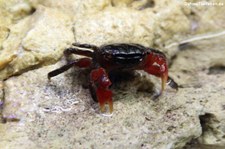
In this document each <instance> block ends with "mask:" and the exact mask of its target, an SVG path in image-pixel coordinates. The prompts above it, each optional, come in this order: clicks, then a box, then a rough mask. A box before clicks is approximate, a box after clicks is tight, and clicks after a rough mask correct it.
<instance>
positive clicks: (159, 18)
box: [0, 0, 190, 80]
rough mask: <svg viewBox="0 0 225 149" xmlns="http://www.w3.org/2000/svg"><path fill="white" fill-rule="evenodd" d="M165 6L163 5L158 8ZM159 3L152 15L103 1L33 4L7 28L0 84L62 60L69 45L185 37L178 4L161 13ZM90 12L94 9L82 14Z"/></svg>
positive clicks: (183, 17) (159, 44)
mask: <svg viewBox="0 0 225 149" xmlns="http://www.w3.org/2000/svg"><path fill="white" fill-rule="evenodd" d="M91 2H92V4H91ZM164 2H165V1H164V0H162V2H161V3H164ZM36 3H37V4H36ZM62 3H63V4H62ZM161 3H159V6H158V5H157V6H158V9H157V10H158V11H159V12H154V10H153V9H150V8H146V9H143V10H136V9H134V8H132V9H131V8H127V7H112V6H109V4H111V3H109V2H108V1H100V2H99V3H94V2H93V1H76V2H72V1H68V2H67V1H66V2H63V1H61V2H58V3H55V2H53V1H51V0H50V1H34V2H32V4H33V7H35V6H36V11H35V13H33V14H32V15H30V16H29V17H26V18H24V19H22V20H21V21H19V22H18V23H17V24H15V25H12V27H10V34H9V37H8V38H7V39H6V40H5V41H4V42H3V47H2V52H1V54H0V71H1V72H0V80H3V79H7V78H8V77H9V76H12V75H15V74H21V73H22V72H24V71H27V70H30V69H34V68H38V67H41V66H43V65H47V64H50V63H53V62H55V61H56V60H58V59H59V58H60V57H61V56H62V51H63V49H64V48H66V47H68V45H69V44H71V42H74V41H75V42H81V43H92V44H97V45H101V44H105V43H111V42H135V43H140V44H143V45H146V46H154V47H163V46H164V44H163V43H164V42H165V41H166V40H168V39H171V38H173V37H174V33H176V32H179V35H182V34H184V33H187V32H188V30H189V27H190V26H189V20H188V19H187V17H186V15H185V14H184V13H183V12H182V9H181V6H180V4H179V3H176V2H174V3H169V7H167V8H166V9H165V7H162V6H161V5H160V4H161ZM38 4H43V5H45V6H46V7H44V6H40V5H38ZM87 6H88V7H87ZM106 6H108V7H107V9H106V8H105V7H106ZM50 7H52V8H50ZM71 7H73V9H70V8H71ZM89 7H93V8H95V9H91V10H90V11H86V9H90V8H89ZM77 8H79V9H77ZM103 8H105V9H103ZM66 9H68V10H70V12H68V11H65V10H66ZM75 10H77V12H76V11H75ZM100 10H101V11H100ZM84 12H85V13H84ZM72 13H74V14H77V16H76V15H74V16H73V15H72ZM72 23H74V26H73V28H72V26H71V25H72ZM72 30H73V31H74V35H75V37H76V38H75V40H74V38H73V33H72ZM179 35H177V36H178V37H179ZM131 37H133V38H131ZM162 50H164V51H166V52H167V53H168V56H169V57H170V56H173V55H174V53H175V51H173V50H165V49H163V48H162Z"/></svg>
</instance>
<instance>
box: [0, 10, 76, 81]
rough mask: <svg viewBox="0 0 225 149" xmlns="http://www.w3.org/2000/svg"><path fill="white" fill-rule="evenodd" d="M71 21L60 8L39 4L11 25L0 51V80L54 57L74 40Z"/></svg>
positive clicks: (53, 60)
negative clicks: (27, 15)
mask: <svg viewBox="0 0 225 149" xmlns="http://www.w3.org/2000/svg"><path fill="white" fill-rule="evenodd" d="M71 24H72V21H71V19H70V17H69V16H67V15H65V14H63V13H62V12H61V11H58V10H55V9H51V8H46V7H43V6H40V7H38V8H37V10H36V12H35V13H34V14H33V15H32V16H29V17H27V18H25V19H23V20H21V21H20V22H19V23H17V24H15V25H13V26H12V27H11V28H10V30H11V31H10V35H9V37H8V38H7V40H5V41H4V43H3V50H2V52H1V55H0V69H1V70H0V80H2V79H6V78H7V77H9V76H11V75H14V74H19V73H21V72H23V71H26V70H27V69H32V68H34V67H38V66H39V65H46V64H50V63H53V62H55V61H56V60H58V59H59V58H60V57H61V56H62V52H63V50H64V48H65V47H66V46H68V45H70V44H71V43H72V42H73V40H74V37H73V33H72V29H71Z"/></svg>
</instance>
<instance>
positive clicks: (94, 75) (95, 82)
mask: <svg viewBox="0 0 225 149" xmlns="http://www.w3.org/2000/svg"><path fill="white" fill-rule="evenodd" d="M90 80H91V86H92V91H93V89H94V91H95V92H96V98H97V100H98V103H99V106H100V110H101V112H102V113H103V112H104V111H105V104H106V103H108V105H109V112H110V113H112V112H113V101H112V91H110V90H109V86H110V85H111V84H112V83H111V81H110V80H109V77H108V75H107V73H106V72H105V70H104V69H103V68H102V67H100V68H97V69H94V70H92V72H91V75H90ZM92 94H94V93H92Z"/></svg>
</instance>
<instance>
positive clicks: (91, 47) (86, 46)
mask: <svg viewBox="0 0 225 149" xmlns="http://www.w3.org/2000/svg"><path fill="white" fill-rule="evenodd" d="M72 45H73V46H76V47H79V48H87V49H92V50H97V49H98V47H97V46H95V45H91V44H80V43H73V44H72Z"/></svg>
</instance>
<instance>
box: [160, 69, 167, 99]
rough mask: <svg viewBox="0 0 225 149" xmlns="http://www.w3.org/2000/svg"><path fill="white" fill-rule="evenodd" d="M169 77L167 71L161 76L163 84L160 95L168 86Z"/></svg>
mask: <svg viewBox="0 0 225 149" xmlns="http://www.w3.org/2000/svg"><path fill="white" fill-rule="evenodd" d="M167 78H168V75H167V73H166V74H163V75H162V77H161V80H162V84H161V91H160V95H161V94H162V93H163V91H164V89H165V87H166V82H167Z"/></svg>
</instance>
